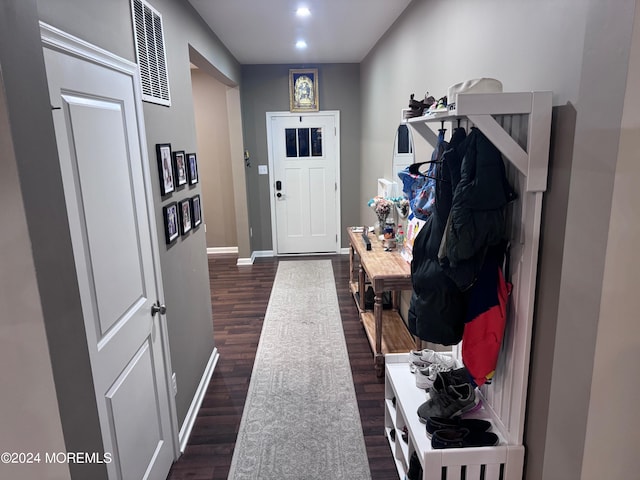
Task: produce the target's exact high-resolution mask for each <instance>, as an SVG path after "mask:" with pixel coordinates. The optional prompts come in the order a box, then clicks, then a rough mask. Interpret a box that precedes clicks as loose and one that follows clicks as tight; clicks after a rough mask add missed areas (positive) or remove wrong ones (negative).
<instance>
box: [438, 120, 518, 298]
mask: <svg viewBox="0 0 640 480" xmlns="http://www.w3.org/2000/svg"><path fill="white" fill-rule="evenodd" d="M464 147H466V148H465V150H464V159H463V161H462V165H461V167H460V180H459V181H457V179H456V178H455V177H454V178H453V187H454V193H453V202H452V206H451V215H450V218H449V223H448V224H447V229H446V233H445V243H444V247H445V248H444V252H443V250H442V249H441V251H440V256H439V260H440V263H441V265H442V266H443V268H444V270H445V273H446V274H447V275H448V276H449V277H450V278H451V279H452V280H453V281H454V282H455V283H456V285H457V286H458V287H459V288H460V289H461V290H466V289H467V288H469V287H471V285H473V283H474V282H475V280H476V278H477V276H478V273H479V272H480V269H481V268H482V264H483V262H484V258H485V254H486V252H487V248H488V247H490V246H493V245H498V244H499V243H500V242H501V241H502V240H503V238H504V236H505V208H504V207H505V206H506V205H507V203H509V202H510V201H511V200H513V199H514V198H515V194H514V192H513V190H512V189H511V187H510V186H509V183H508V182H507V177H506V174H505V168H504V162H503V160H502V155H501V154H500V151H499V150H498V149H497V148H496V147H495V146H494V145H493V143H491V142H490V141H489V140H488V139H487V137H485V136H484V134H483V133H482V132H480V130H478V129H476V128H473V129H472V131H471V133H470V134H469V136H468V137H467V139H466V141H465V145H464ZM443 253H444V255H443Z"/></svg>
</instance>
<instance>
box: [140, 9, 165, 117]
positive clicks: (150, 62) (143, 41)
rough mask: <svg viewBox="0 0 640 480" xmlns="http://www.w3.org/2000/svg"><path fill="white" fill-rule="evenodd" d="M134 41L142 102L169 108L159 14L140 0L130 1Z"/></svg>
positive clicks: (160, 17)
mask: <svg viewBox="0 0 640 480" xmlns="http://www.w3.org/2000/svg"><path fill="white" fill-rule="evenodd" d="M131 9H132V12H133V25H134V29H135V39H136V55H137V58H138V66H139V67H140V82H141V84H142V100H144V101H146V102H151V103H158V104H160V105H166V106H170V105H171V97H170V96H169V73H168V72H167V57H166V53H165V52H166V51H165V48H164V30H163V29H162V15H160V13H159V12H158V11H157V10H156V9H154V8H153V7H152V6H151V5H149V4H148V3H147V2H145V1H143V0H131Z"/></svg>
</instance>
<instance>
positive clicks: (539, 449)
mask: <svg viewBox="0 0 640 480" xmlns="http://www.w3.org/2000/svg"><path fill="white" fill-rule="evenodd" d="M634 7H635V2H634V1H633V0H626V1H623V2H619V3H616V4H615V6H613V5H612V4H611V3H605V2H601V1H599V0H592V1H589V2H584V1H577V0H573V1H568V2H557V1H553V0H545V1H520V2H504V1H499V0H489V1H485V2H475V1H472V0H455V1H451V0H432V1H426V0H415V1H414V2H413V3H412V4H411V5H410V6H409V8H408V9H407V10H406V11H405V12H404V13H403V15H402V17H401V18H400V19H399V20H398V21H397V22H396V23H395V24H394V26H393V27H392V29H391V30H390V31H389V32H387V34H386V35H385V37H384V38H383V39H382V40H381V41H380V42H379V43H378V45H377V46H376V47H375V48H374V49H373V51H372V52H370V54H369V55H368V57H367V58H366V59H365V60H364V61H363V63H362V70H361V80H362V84H361V86H362V92H363V96H362V99H361V103H362V112H363V113H362V125H363V132H362V157H361V162H362V167H361V172H362V176H361V197H360V205H364V202H365V201H366V199H367V196H368V191H371V190H372V189H373V186H374V185H375V179H376V177H378V176H381V175H383V174H384V175H386V176H388V175H389V174H390V169H391V164H390V162H389V159H388V156H387V155H384V152H386V151H388V150H389V149H390V148H391V145H392V141H393V137H392V132H393V131H394V129H395V127H396V125H397V120H398V118H399V116H400V109H401V108H404V107H406V104H407V101H408V98H409V95H410V94H411V93H416V94H417V95H418V96H419V97H420V96H421V95H423V94H424V93H425V92H426V91H429V92H430V93H431V94H432V95H434V96H435V97H436V98H437V97H440V96H442V95H445V94H446V89H447V87H448V86H449V85H451V84H454V83H457V82H460V81H463V80H466V79H470V78H477V77H483V76H488V77H495V78H498V79H500V80H501V81H502V82H503V84H504V89H505V91H528V90H552V91H553V104H554V112H553V127H552V128H553V132H552V135H553V137H552V145H551V168H550V174H549V190H548V192H547V194H546V197H545V203H544V218H543V232H542V236H543V239H542V245H541V258H540V271H539V282H538V297H537V303H536V315H535V325H534V345H533V351H532V367H531V374H530V378H531V380H530V389H529V399H528V418H527V430H526V436H525V444H526V446H527V465H526V478H527V479H543V478H544V479H551V480H555V479H563V480H565V479H577V478H583V479H587V478H589V479H590V478H594V479H595V478H603V477H604V476H605V475H607V472H614V471H615V472H621V475H619V476H615V475H614V477H615V478H632V477H633V476H634V475H637V471H635V473H631V472H632V471H634V470H632V469H633V468H634V467H633V463H634V461H635V458H633V453H632V452H631V451H632V450H633V448H631V447H630V448H627V449H626V450H625V451H626V453H624V452H623V450H624V447H622V448H615V447H613V446H612V447H611V448H608V447H607V450H606V452H607V455H608V456H607V457H604V456H601V453H602V450H597V449H596V447H595V445H596V444H597V443H598V444H604V445H608V444H612V445H614V444H615V445H617V446H618V447H621V446H623V445H628V446H631V445H637V444H638V434H637V430H638V429H637V428H635V429H634V428H633V427H632V428H618V429H615V428H608V429H607V432H606V436H604V437H600V438H598V439H597V440H596V439H595V429H596V426H597V425H603V424H607V421H608V420H612V421H615V424H616V426H617V427H622V426H623V424H622V422H621V418H620V414H617V413H615V414H613V413H611V411H609V412H607V413H605V412H604V411H603V410H604V408H599V409H597V408H596V406H595V405H591V394H592V393H591V392H599V391H600V390H601V389H604V391H608V392H612V391H616V390H617V387H615V386H614V385H616V384H615V383H614V382H613V380H607V381H606V383H605V385H602V386H600V385H596V384H594V383H592V377H593V376H594V375H595V373H596V372H598V373H599V374H600V377H599V378H600V380H604V378H606V376H605V374H604V372H605V371H606V370H605V369H606V366H607V365H609V366H611V365H612V361H611V360H612V357H616V356H617V355H614V354H613V353H612V352H609V354H608V355H607V354H605V353H603V354H602V358H603V359H604V360H603V361H602V362H601V366H600V368H599V369H596V367H598V364H597V363H596V364H595V365H594V352H595V351H596V345H603V347H602V350H603V351H605V347H604V345H608V346H614V345H615V342H614V341H612V340H613V339H615V338H616V337H615V336H614V335H610V338H608V341H604V340H603V341H598V339H599V338H600V332H601V331H603V330H606V329H607V328H609V326H610V328H619V327H620V326H624V327H626V328H627V333H628V334H630V335H632V336H633V338H635V339H636V342H635V344H636V347H637V346H638V345H637V338H638V326H637V322H636V324H635V325H630V324H629V322H625V321H623V320H619V321H618V320H616V318H617V315H615V314H614V313H612V314H610V315H604V314H603V313H601V311H600V310H601V305H600V299H601V297H602V295H603V292H608V291H611V290H616V289H617V288H620V287H621V286H622V285H620V287H618V286H617V282H616V280H615V275H610V276H609V279H608V280H609V281H611V282H614V283H613V284H605V283H604V280H603V272H604V267H605V255H606V253H607V247H608V236H610V235H612V233H611V232H610V228H609V217H610V214H611V206H612V202H611V198H612V192H613V186H614V178H615V172H616V164H617V162H618V155H617V152H618V139H619V135H620V122H621V115H622V105H623V101H624V98H625V84H626V81H627V59H628V56H629V49H630V44H631V27H632V24H633V11H634ZM426 26H428V28H427V27H426ZM602 92H607V93H606V95H603V94H602ZM598 112H600V113H598ZM634 119H635V118H634ZM634 125H635V124H634ZM629 137H630V138H631V137H632V135H630V136H629ZM428 153H429V149H428V148H427V147H426V145H424V144H419V145H418V148H417V158H418V160H420V159H425V157H426V155H427V154H428ZM627 155H630V149H629V150H627ZM636 157H637V155H636ZM625 158H627V157H625ZM365 162H366V164H365ZM636 170H637V169H636ZM594 199H597V200H595V205H594V203H593V200H594ZM361 215H362V217H363V218H371V216H372V214H371V212H370V211H369V209H367V208H365V207H361ZM618 235H620V233H618ZM621 254H626V255H629V257H630V258H634V259H635V258H636V257H637V254H636V251H635V250H633V249H632V248H630V247H629V246H628V245H627V250H625V251H624V252H622V253H621ZM614 258H615V257H614ZM614 261H615V260H612V262H614ZM612 265H615V264H614V263H612ZM612 268H614V267H612ZM637 275H638V274H637V273H635V274H632V276H633V277H634V278H637ZM635 284H637V281H636V282H635ZM632 297H633V294H630V295H629V297H628V298H629V299H630V298H632ZM615 298H618V297H615ZM628 302H631V300H628ZM613 303H614V302H613V301H612V302H611V305H612V312H614V311H615V310H617V309H620V310H623V311H628V310H629V309H630V308H626V309H625V308H624V307H623V306H622V305H620V304H616V307H615V308H614V307H613ZM630 305H633V303H631V304H630ZM633 311H637V309H635V310H633ZM636 318H637V315H636ZM632 343H633V342H632ZM614 348H615V347H614ZM636 350H637V348H636ZM629 358H636V359H637V354H633V355H631V354H630V353H627V358H626V360H625V361H624V362H616V363H615V365H616V369H618V368H621V371H620V372H619V373H616V375H615V377H614V378H617V379H620V378H621V377H622V378H625V375H626V378H635V364H636V362H633V361H628V360H629ZM623 365H625V366H624V367H623ZM626 365H629V366H628V367H627V366H626ZM607 388H609V389H608V390H607ZM634 393H635V395H634ZM637 394H638V388H637V387H632V388H630V392H627V394H626V396H625V398H634V396H637ZM598 398H600V399H601V403H599V404H598V405H599V406H600V407H604V405H605V402H604V401H603V400H602V396H599V397H598ZM620 408H621V407H620ZM636 417H637V416H636ZM637 424H638V421H635V423H634V425H636V426H637ZM588 425H591V426H592V431H593V432H594V433H593V437H592V439H593V440H592V442H591V443H590V444H588V445H587V446H589V445H591V452H587V450H586V449H585V448H586V447H585V435H586V434H587V426H588ZM596 456H598V459H597V460H596V459H595V457H596ZM583 462H584V463H585V467H584V468H583ZM596 463H597V464H598V466H599V469H600V471H599V472H598V473H596V472H597V470H596V469H594V468H593V467H594V466H595V465H594V464H596ZM614 465H615V467H614ZM607 468H609V469H608V470H607ZM611 468H614V470H611ZM622 472H624V474H622Z"/></svg>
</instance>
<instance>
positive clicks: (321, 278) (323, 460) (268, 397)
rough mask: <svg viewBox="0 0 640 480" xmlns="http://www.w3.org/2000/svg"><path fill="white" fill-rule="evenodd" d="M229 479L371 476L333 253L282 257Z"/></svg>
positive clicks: (314, 479) (362, 478)
mask: <svg viewBox="0 0 640 480" xmlns="http://www.w3.org/2000/svg"><path fill="white" fill-rule="evenodd" d="M228 478H229V479H230V480H244V479H247V480H248V479H251V480H283V479H291V480H341V479H344V480H347V479H349V480H354V479H357V480H366V479H370V478H371V474H370V471H369V461H368V458H367V452H366V449H365V444H364V437H363V434H362V425H361V423H360V414H359V412H358V405H357V400H356V394H355V390H354V386H353V379H352V376H351V368H350V365H349V358H348V356H347V347H346V343H345V339H344V333H343V330H342V320H341V318H340V310H339V307H338V297H337V294H336V288H335V280H334V277H333V269H332V267H331V261H330V260H304V261H298V260H296V261H281V262H280V263H279V264H278V271H277V273H276V278H275V282H274V284H273V290H272V291H271V297H270V299H269V305H268V306H267V312H266V315H265V319H264V325H263V327H262V333H261V336H260V342H259V344H258V350H257V352H256V360H255V364H254V366H253V372H252V374H251V383H250V385H249V392H248V394H247V400H246V403H245V406H244V411H243V414H242V420H241V422H240V431H239V432H238V439H237V441H236V445H235V450H234V452H233V459H232V461H231V470H230V472H229V477H228Z"/></svg>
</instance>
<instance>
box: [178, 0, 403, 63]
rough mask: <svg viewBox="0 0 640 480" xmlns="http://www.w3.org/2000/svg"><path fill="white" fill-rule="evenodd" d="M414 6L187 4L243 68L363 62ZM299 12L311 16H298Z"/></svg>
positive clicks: (325, 1)
mask: <svg viewBox="0 0 640 480" xmlns="http://www.w3.org/2000/svg"><path fill="white" fill-rule="evenodd" d="M410 2H411V0H189V3H191V5H193V7H194V8H195V9H196V11H197V12H198V13H199V14H200V16H201V17H202V18H203V19H204V21H205V22H206V23H207V24H208V25H209V26H210V27H211V30H213V31H214V32H215V34H216V35H217V36H218V37H219V38H220V40H221V41H222V43H224V44H225V45H226V47H227V48H228V49H229V50H230V51H231V53H232V54H233V56H234V57H235V58H236V59H237V60H238V61H239V62H240V63H241V64H267V63H270V64H276V63H285V64H286V63H299V64H305V63H360V62H361V61H362V59H363V58H364V57H365V56H366V55H367V53H369V51H370V50H371V48H372V47H373V46H374V45H375V44H376V42H377V41H378V40H379V39H380V37H381V36H382V35H383V34H384V32H386V31H387V29H388V28H389V27H390V26H391V25H392V24H393V22H394V21H395V20H396V19H397V18H398V16H400V14H401V13H402V12H403V11H404V9H405V8H406V7H407V5H409V3H410ZM298 7H307V8H309V10H310V11H311V16H309V17H306V18H298V17H296V14H295V12H296V9H297V8H298ZM301 39H303V40H305V41H306V43H307V45H308V47H307V48H306V49H305V50H297V49H296V48H295V44H296V42H297V41H298V40H301Z"/></svg>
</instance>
